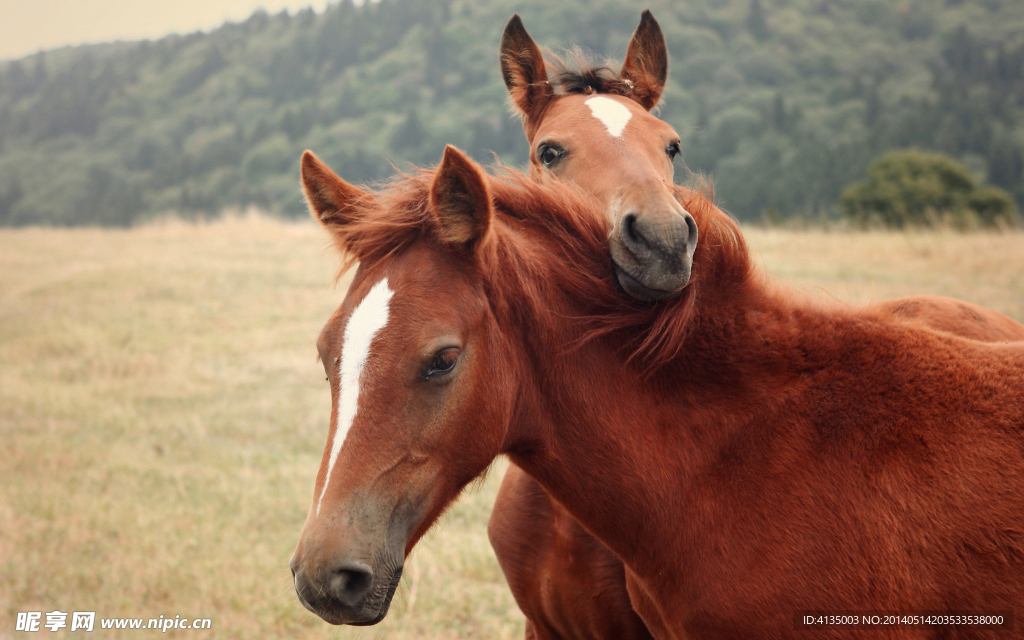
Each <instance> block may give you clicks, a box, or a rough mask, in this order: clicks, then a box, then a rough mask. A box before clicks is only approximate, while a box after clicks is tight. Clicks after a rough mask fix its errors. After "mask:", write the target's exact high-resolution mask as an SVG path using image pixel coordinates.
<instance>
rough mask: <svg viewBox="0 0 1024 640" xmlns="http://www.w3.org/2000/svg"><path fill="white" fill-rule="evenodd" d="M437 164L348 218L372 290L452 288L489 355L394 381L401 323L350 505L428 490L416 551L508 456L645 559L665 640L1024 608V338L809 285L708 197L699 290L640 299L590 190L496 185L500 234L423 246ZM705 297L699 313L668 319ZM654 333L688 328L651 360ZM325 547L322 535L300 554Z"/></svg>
mask: <svg viewBox="0 0 1024 640" xmlns="http://www.w3.org/2000/svg"><path fill="white" fill-rule="evenodd" d="M475 175H478V176H479V175H480V174H479V173H476V174H475ZM466 177H467V179H473V176H472V175H467V176H466ZM423 178H424V176H416V177H413V178H412V179H409V180H407V181H406V182H405V183H403V184H402V185H400V186H398V185H396V187H395V188H393V189H392V190H391V191H390V192H389V193H387V194H384V196H383V202H385V203H386V205H385V206H384V207H383V208H382V207H381V206H379V205H375V206H374V207H373V208H372V209H368V210H367V211H366V212H365V214H364V213H357V214H355V215H354V218H355V221H354V222H355V224H353V222H352V221H349V222H346V224H344V225H340V226H338V227H333V226H332V227H331V228H332V230H333V231H335V232H336V233H338V234H340V235H339V238H343V240H342V243H343V244H344V245H345V246H347V247H349V248H350V249H352V250H353V251H355V252H356V253H358V254H361V255H383V256H385V258H383V259H382V261H381V262H377V263H370V264H366V263H364V264H363V265H362V267H361V269H360V273H359V274H357V277H356V280H355V282H354V284H353V289H352V293H351V294H350V298H351V300H347V301H346V308H350V305H351V304H353V302H354V301H355V300H358V296H360V295H362V292H365V291H366V290H367V288H368V287H369V286H371V285H372V284H373V282H374V281H375V279H376V278H379V277H380V276H381V275H382V274H384V273H387V274H388V277H389V278H391V279H392V282H393V283H395V286H396V291H397V293H396V299H398V298H410V297H412V298H415V297H416V296H419V295H422V294H420V293H419V292H420V291H422V292H424V293H426V292H434V294H433V295H439V296H441V298H439V299H438V301H437V302H436V303H435V304H434V305H433V306H434V307H436V309H437V310H438V312H439V313H440V312H445V313H447V312H446V309H448V308H450V307H451V306H452V305H459V307H460V308H463V309H465V311H463V312H462V313H460V314H458V315H454V316H449V315H446V316H445V317H446V318H449V320H447V322H456V323H463V324H465V327H466V328H465V329H452V330H455V331H460V332H469V333H465V334H464V335H465V336H466V337H465V338H464V339H463V347H462V348H463V349H464V350H465V353H466V354H467V355H466V364H465V366H464V367H462V365H461V364H460V367H462V368H461V369H459V373H458V374H457V375H456V376H455V377H453V378H452V380H451V382H448V383H446V386H444V387H443V391H438V393H443V394H444V397H445V398H448V400H446V401H445V402H444V403H443V404H438V405H436V408H430V407H428V406H427V405H423V404H422V401H420V400H415V398H416V397H419V396H418V395H416V394H421V393H426V391H416V390H415V389H407V388H405V387H400V386H397V385H396V382H389V381H391V380H395V373H396V372H397V371H398V370H397V369H395V367H397V366H400V363H401V362H402V358H403V357H404V356H402V353H404V352H406V351H407V350H409V349H412V348H414V347H415V342H410V340H411V338H410V337H409V335H410V334H408V330H407V329H402V328H401V327H405V326H406V325H405V324H404V323H407V322H409V321H410V318H411V317H412V316H409V317H406V316H407V315H408V312H400V311H396V312H395V313H396V320H395V322H396V325H395V327H396V328H394V329H390V328H389V330H388V332H386V335H385V336H384V338H383V339H382V341H381V343H380V344H381V345H382V346H381V349H383V351H382V352H381V354H380V356H379V357H380V361H379V362H378V364H377V366H376V367H375V369H374V371H375V373H374V374H373V377H372V378H371V379H370V383H371V384H372V387H371V388H372V389H373V390H374V396H378V395H379V396H380V398H381V400H380V402H379V403H377V402H374V401H373V399H372V398H371V399H368V400H367V402H368V403H370V404H367V405H366V412H365V413H362V411H363V409H360V411H361V413H360V416H359V420H358V421H357V423H356V424H354V425H353V428H352V431H351V432H350V436H349V437H350V440H349V442H348V443H347V444H346V446H345V447H344V448H343V449H342V458H341V460H340V462H339V465H340V466H341V468H345V469H348V471H347V473H346V475H344V476H343V477H342V478H340V481H339V482H338V483H337V484H335V485H332V486H331V487H329V491H328V492H327V495H328V497H329V500H325V506H328V507H329V508H330V509H331V513H334V512H335V510H337V509H343V510H342V511H338V513H339V514H342V515H343V514H344V513H346V512H348V513H351V514H361V513H367V506H366V505H367V504H368V503H367V501H368V500H370V501H371V502H372V501H377V500H380V499H382V498H381V497H380V496H385V495H387V496H393V497H391V498H388V499H387V500H389V501H390V500H405V499H407V498H402V497H401V496H421V497H420V498H417V500H418V501H422V502H416V504H419V505H420V506H418V507H417V508H416V513H418V514H422V516H417V518H418V519H417V520H415V524H414V525H413V524H410V525H408V526H409V527H411V529H409V530H411V531H412V533H411V534H410V536H409V537H408V539H407V543H406V551H407V550H408V549H409V548H410V547H411V546H412V544H414V543H415V541H416V540H418V539H419V537H420V536H422V534H423V533H424V532H425V531H426V529H427V528H429V526H430V524H431V523H432V522H433V521H434V519H435V518H436V517H437V515H438V514H439V513H440V512H441V510H443V509H444V507H445V506H446V505H447V504H449V503H450V500H451V499H453V498H454V496H455V495H456V494H457V492H458V490H459V489H460V488H461V486H464V483H465V482H468V481H469V479H470V478H471V477H473V476H474V475H476V474H477V473H480V472H482V471H483V469H484V468H485V467H486V465H487V463H488V462H489V461H490V460H491V459H493V457H494V456H495V455H498V454H500V453H503V452H504V453H507V454H508V455H510V457H511V458H512V460H513V461H514V462H515V463H516V464H517V465H519V466H520V467H521V468H523V469H524V470H525V471H527V472H528V473H529V474H530V475H531V476H533V477H534V478H536V479H537V480H538V481H539V482H540V483H541V485H542V486H543V487H544V488H545V489H546V490H547V491H548V492H549V493H550V495H552V496H553V497H554V498H556V499H557V500H558V501H559V502H560V503H562V504H563V505H565V507H566V508H567V509H568V510H569V512H570V513H571V514H572V516H573V517H574V518H575V519H576V520H577V521H578V522H580V523H582V524H583V525H584V526H585V527H586V528H587V529H588V530H589V531H591V532H593V533H594V534H595V535H596V536H597V537H598V538H599V539H600V540H601V541H602V542H603V543H605V544H606V545H607V546H608V547H609V548H610V549H612V550H613V551H614V552H615V553H616V554H617V555H618V556H619V557H620V558H622V560H623V561H624V562H625V565H626V567H627V583H628V586H629V589H630V593H632V594H634V595H635V596H636V595H637V594H639V595H640V596H641V597H639V598H638V597H634V600H633V601H634V603H637V602H639V603H641V607H640V608H641V609H642V611H641V613H642V614H643V615H644V617H645V619H647V620H648V622H649V624H653V625H654V626H652V628H656V629H657V628H661V629H663V630H664V632H665V634H666V635H665V637H687V636H698V637H765V638H768V637H784V636H789V635H793V633H794V632H793V627H792V624H793V622H792V617H793V613H794V612H795V611H796V610H799V609H818V608H820V609H833V610H834V609H847V610H849V609H855V610H899V609H903V610H906V609H933V610H942V609H981V608H985V609H1019V605H1021V604H1024V570H1022V569H1024V537H1022V535H1021V532H1022V531H1024V496H1022V495H1021V492H1020V491H1019V488H1020V486H1021V484H1022V483H1024V434H1022V431H1024V389H1022V388H1021V385H1020V379H1021V377H1022V375H1024V344H1019V343H1014V344H1004V345H991V344H984V343H980V342H976V341H970V340H964V339H961V338H958V337H955V336H952V335H949V334H945V333H939V332H934V331H929V330H925V329H923V328H918V327H915V326H912V325H911V324H910V323H907V322H904V321H895V320H893V319H892V317H891V315H887V314H886V313H883V312H882V311H881V310H878V309H856V308H853V307H848V306H844V305H838V304H832V303H827V302H822V301H818V300H810V299H807V298H804V297H800V296H798V295H796V294H794V293H791V292H789V291H787V290H785V289H782V288H780V287H778V286H777V285H775V284H773V283H772V282H771V281H770V280H768V279H767V278H765V277H764V276H762V275H760V274H758V273H757V272H756V271H755V270H754V269H752V267H751V263H750V260H749V257H748V255H747V252H746V247H745V245H744V243H743V241H742V236H741V235H740V234H739V231H738V229H737V228H736V227H735V224H734V223H732V221H731V220H729V219H728V218H727V217H725V216H723V215H722V214H721V213H720V212H718V211H717V209H714V207H711V206H708V207H695V208H694V209H693V210H692V211H694V212H695V213H694V215H695V217H696V218H697V219H698V224H700V226H701V229H702V231H704V230H706V231H705V233H707V234H709V235H708V236H705V237H710V238H712V239H714V241H707V242H701V244H700V245H699V246H698V249H697V255H696V258H695V261H694V265H695V267H694V268H695V280H694V282H693V285H692V286H693V289H692V291H691V294H690V295H692V296H693V298H692V299H691V300H689V301H688V302H687V301H686V300H685V299H684V300H680V301H675V302H674V303H671V304H663V305H656V306H655V307H654V308H647V309H644V310H640V309H637V308H636V307H635V306H633V305H631V304H629V301H628V300H623V299H622V297H621V296H620V294H617V293H615V291H614V289H613V288H612V287H611V285H610V283H609V276H608V273H607V262H606V260H607V257H606V256H607V238H606V235H605V233H604V228H605V227H604V225H603V224H602V223H601V222H600V220H601V218H600V216H599V215H595V214H594V212H593V211H588V203H587V201H586V200H585V199H580V198H579V196H578V194H576V193H575V192H574V190H573V189H570V188H567V187H565V186H562V185H557V184H553V183H546V184H533V183H528V182H526V181H525V180H523V179H522V178H521V176H512V177H508V178H500V179H489V182H490V188H491V192H492V194H493V196H494V200H495V205H496V206H495V211H494V214H493V218H492V224H491V228H490V230H489V231H488V233H490V234H492V235H491V238H492V240H491V241H490V242H489V243H488V244H487V247H488V248H486V249H485V250H483V251H480V252H478V253H476V255H475V256H473V257H469V256H463V257H458V258H453V257H452V256H454V255H455V254H452V253H451V249H450V248H445V246H444V245H443V244H440V245H439V244H438V239H437V236H436V234H435V232H434V231H433V230H432V229H433V226H432V225H433V222H432V221H431V215H433V214H430V215H424V216H421V224H420V226H419V228H418V229H417V230H416V231H415V237H414V238H413V239H412V240H410V239H409V234H410V232H411V231H410V229H409V227H408V225H407V224H406V221H407V220H408V218H409V217H410V215H409V214H410V212H412V211H423V210H425V209H426V208H427V206H426V202H427V198H428V187H429V185H427V184H425V183H426V182H427V181H426V180H424V179H423ZM392 219H393V220H395V221H397V222H398V224H396V225H394V226H390V225H389V222H388V221H389V220H392ZM389 226H390V233H387V232H385V230H384V228H385V227H389ZM361 230H365V231H366V232H367V235H363V234H362V233H360V231H361ZM371 237H372V238H377V239H382V238H387V240H386V242H387V243H388V245H389V246H387V247H374V246H371V245H370V244H368V238H371ZM396 247H402V249H401V250H397V249H396ZM453 260H454V262H452V261H453ZM445 283H447V285H446V284H445ZM688 289H689V287H688ZM615 301H617V303H618V304H612V302H615ZM478 304H483V305H485V307H484V308H482V309H480V310H473V309H476V305H478ZM686 304H689V305H692V308H691V310H690V312H689V313H688V314H687V317H686V318H685V319H684V321H682V322H679V323H668V324H667V325H663V328H662V330H661V332H660V333H659V332H657V331H654V330H653V327H655V326H656V325H657V324H658V321H659V316H661V315H676V314H678V313H679V312H680V310H681V308H682V307H683V306H684V305H686ZM416 311H417V317H419V316H421V315H423V314H428V315H429V314H431V313H433V311H434V310H433V309H431V308H426V309H424V308H422V307H420V306H417V307H416ZM645 314H649V315H645ZM343 320H344V315H343V314H342V315H338V316H336V318H335V319H332V322H331V323H330V324H329V327H338V326H341V327H343V326H344V324H343ZM645 322H646V324H644V323H645ZM638 323H639V324H638ZM665 327H668V328H667V329H666V328H665ZM325 331H326V329H325ZM331 331H332V332H336V329H334V328H332V329H331ZM637 332H639V333H640V335H641V336H643V340H644V341H646V340H647V339H648V338H650V336H651V335H658V336H660V337H661V338H662V339H660V340H657V341H656V342H655V343H652V344H653V345H654V346H653V350H650V351H646V352H644V353H643V357H642V358H636V359H634V360H633V361H632V364H629V362H628V361H627V358H628V357H629V355H630V354H635V353H638V351H637V349H636V340H635V339H634V335H635V334H636V333H637ZM460 335H462V334H461V333H460ZM474 336H475V337H474ZM331 344H336V343H331ZM566 344H575V345H576V348H575V349H570V350H566V349H565V348H564V345H566ZM328 346H329V345H328ZM666 350H671V353H673V354H674V355H673V356H671V357H666V354H665V351H666ZM630 369H634V370H635V371H636V372H637V373H639V372H640V371H645V372H646V373H647V374H648V377H646V378H645V377H644V376H640V375H636V374H633V375H628V371H629V370H630ZM431 389H433V387H431ZM438 389H442V387H438ZM410 393H412V394H413V396H414V397H411V398H409V399H408V401H407V400H406V396H408V395H409V394H410ZM431 393H434V391H431ZM384 398H390V400H388V401H386V402H384ZM407 402H412V403H413V404H408V405H407V404H406V403H407ZM360 406H361V407H362V406H363V405H362V401H361V404H360ZM406 406H408V408H403V407H406ZM432 406H434V405H431V407H432ZM410 412H413V413H410ZM404 416H408V417H409V418H406V417H404ZM411 418H415V419H411ZM424 425H438V426H434V427H431V429H430V430H429V431H424V430H423V429H424ZM435 440H436V441H437V443H438V446H434V445H432V444H430V443H432V442H434V441H435ZM403 443H408V444H403ZM413 443H416V444H415V445H414V449H413V450H420V451H429V452H431V453H429V454H417V459H419V458H423V456H424V455H426V457H425V458H423V460H425V461H426V462H417V463H416V464H419V465H422V464H429V465H431V466H429V467H424V468H430V469H435V468H436V469H437V471H432V472H430V473H428V474H425V475H424V474H420V475H409V474H408V473H406V472H402V471H401V469H403V468H405V467H404V466H402V465H403V464H406V463H390V464H391V466H389V467H387V468H388V469H389V471H388V474H387V475H386V476H383V475H381V473H382V471H383V467H379V466H378V465H379V464H382V463H384V462H385V461H386V460H387V459H390V458H382V457H381V455H382V454H381V452H382V450H383V449H387V450H391V449H394V448H396V447H397V449H395V451H396V453H395V454H391V455H399V452H400V451H401V450H403V447H406V446H413ZM441 443H450V445H444V446H441ZM425 447H426V448H425ZM382 448H383V449H382ZM403 459H405V458H399V460H403ZM375 460H379V461H380V462H375ZM408 464H412V463H408ZM349 465H351V468H350V467H349ZM395 465H398V466H395ZM417 468H421V467H417ZM321 475H322V473H321ZM373 478H382V480H374V481H373V482H374V484H367V482H370V479H373ZM424 483H425V484H424ZM425 487H433V488H432V489H430V491H429V493H423V492H424V491H425V490H426V489H425ZM318 489H319V487H318ZM374 496H377V497H374ZM389 504H390V502H389ZM360 505H362V506H360ZM346 510H347V511H346ZM364 517H365V516H359V517H357V518H356V519H355V520H352V519H348V520H346V519H345V518H341V519H338V518H335V517H334V516H331V519H330V520H325V521H324V523H323V524H319V525H316V527H317V528H323V531H324V534H323V536H328V537H326V538H324V537H322V536H320V537H318V538H316V539H317V540H328V539H329V540H331V541H337V540H352V541H358V540H363V538H361V537H360V536H362V535H363V534H360V533H359V532H360V531H363V530H365V531H372V530H374V529H373V528H372V527H370V525H369V524H366V525H363V524H361V522H362V520H361V519H360V518H364ZM329 523H330V524H329ZM346 523H348V524H346ZM328 524H329V527H330V528H329V529H328V528H324V527H327V526H328ZM312 526H313V525H311V524H310V523H309V522H307V529H309V528H310V527H312ZM367 527H370V528H367ZM328 534H329V535H328ZM303 540H304V541H305V540H306V532H305V531H304V537H303ZM367 540H370V539H367ZM323 544H324V543H323V542H320V543H319V546H311V545H312V543H309V542H308V541H306V542H300V546H299V549H298V550H297V551H296V557H297V558H298V560H297V561H296V562H295V566H298V567H300V568H302V567H303V566H305V562H304V558H305V557H306V556H307V555H308V556H310V557H317V554H320V553H321V552H322V550H323V546H322V545H323ZM331 544H332V545H336V544H337V543H336V542H331ZM346 544H348V545H350V546H351V545H352V544H355V542H349V543H346ZM360 544H364V543H363V542H360ZM367 544H368V542H367ZM853 633H856V632H853ZM834 635H835V637H846V636H848V635H849V634H848V633H847V632H846V631H845V630H835V632H834ZM919 635H921V634H920V633H918V632H911V631H907V632H905V633H904V632H902V631H893V632H892V636H893V637H917V636H919ZM989 635H991V634H989V633H988V632H984V631H974V630H971V629H964V628H961V629H960V637H988V636H989ZM1000 637H1021V634H1020V633H1016V632H1015V633H1012V634H1008V635H1003V636H1000Z"/></svg>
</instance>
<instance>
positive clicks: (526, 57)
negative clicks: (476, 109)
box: [500, 14, 554, 118]
mask: <svg viewBox="0 0 1024 640" xmlns="http://www.w3.org/2000/svg"><path fill="white" fill-rule="evenodd" d="M500 58H501V77H502V78H504V79H505V86H506V87H508V92H509V93H510V94H512V102H514V103H515V105H516V107H517V108H518V109H519V110H520V111H522V112H523V115H524V116H525V117H526V118H530V117H536V114H537V113H538V112H539V111H540V110H541V109H543V108H544V106H545V105H546V104H547V103H548V100H550V99H551V96H552V95H553V94H554V90H553V89H552V88H551V83H550V82H548V72H547V68H545V66H544V56H543V55H542V54H541V52H540V47H538V46H537V43H536V42H534V41H533V38H531V37H530V34H528V33H526V28H525V27H524V26H523V21H522V20H520V19H519V14H514V15H513V16H512V19H511V20H509V21H508V24H507V25H505V33H503V34H502V35H501V53H500Z"/></svg>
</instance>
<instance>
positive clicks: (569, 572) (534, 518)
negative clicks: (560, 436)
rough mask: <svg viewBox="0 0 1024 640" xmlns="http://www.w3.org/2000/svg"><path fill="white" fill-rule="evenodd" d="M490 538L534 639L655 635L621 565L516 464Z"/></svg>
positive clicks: (503, 487) (501, 497)
mask: <svg viewBox="0 0 1024 640" xmlns="http://www.w3.org/2000/svg"><path fill="white" fill-rule="evenodd" d="M487 533H488V536H489V537H490V540H491V546H492V547H493V548H494V552H495V555H496V556H497V558H498V563H499V564H500V565H501V568H502V571H503V572H504V573H505V577H506V579H507V580H508V583H509V588H510V589H511V590H512V594H513V596H515V599H516V603H517V604H518V605H519V608H520V609H521V610H522V611H523V613H524V614H525V615H526V618H527V624H528V627H530V631H531V632H532V633H533V635H534V637H536V638H538V639H577V638H578V639H581V640H582V639H585V638H586V639H589V638H594V639H596V638H650V637H651V634H650V633H649V632H648V631H647V627H646V626H645V625H644V623H643V621H642V620H641V619H640V617H639V616H638V615H637V614H636V612H635V611H634V610H633V607H632V605H631V603H630V600H629V593H628V592H627V590H626V581H625V568H624V566H623V564H622V562H621V561H620V560H619V559H618V557H616V556H615V554H613V553H612V552H611V551H610V550H609V549H608V548H607V547H605V546H604V545H603V544H601V543H600V542H599V541H598V540H597V539H596V538H594V537H593V536H592V535H590V533H588V532H587V531H586V530H585V529H583V527H582V526H580V524H579V523H577V522H576V520H575V519H573V518H572V516H570V515H569V514H568V513H567V512H566V511H565V509H564V508H563V507H562V506H561V505H559V504H558V503H557V502H554V501H553V500H552V499H551V498H550V496H548V494H547V492H545V491H544V489H543V488H542V487H541V486H540V485H539V484H538V483H537V482H536V481H535V480H533V478H531V477H530V476H528V475H527V474H526V473H525V472H524V471H523V470H522V469H520V468H519V467H517V466H515V465H510V466H509V468H508V471H507V472H506V474H505V479H504V481H503V482H502V485H501V489H500V491H499V493H498V498H497V500H496V501H495V503H494V511H493V512H492V513H491V519H490V522H489V523H488V527H487ZM528 635H529V634H528Z"/></svg>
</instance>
